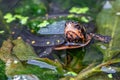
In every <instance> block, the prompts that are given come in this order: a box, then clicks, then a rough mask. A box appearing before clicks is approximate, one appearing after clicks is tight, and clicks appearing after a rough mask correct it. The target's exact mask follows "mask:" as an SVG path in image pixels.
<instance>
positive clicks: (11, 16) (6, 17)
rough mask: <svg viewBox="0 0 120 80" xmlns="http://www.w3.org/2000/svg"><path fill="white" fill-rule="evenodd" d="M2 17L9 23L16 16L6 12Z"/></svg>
mask: <svg viewBox="0 0 120 80" xmlns="http://www.w3.org/2000/svg"><path fill="white" fill-rule="evenodd" d="M4 19H6V22H7V23H11V22H12V21H14V20H15V19H16V18H15V17H13V15H12V14H11V13H7V14H6V15H5V16H4Z"/></svg>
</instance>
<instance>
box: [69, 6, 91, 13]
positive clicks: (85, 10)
mask: <svg viewBox="0 0 120 80" xmlns="http://www.w3.org/2000/svg"><path fill="white" fill-rule="evenodd" d="M88 10H89V8H88V7H83V8H78V7H72V8H71V9H70V11H69V12H70V13H76V14H84V13H86V12H87V11H88Z"/></svg>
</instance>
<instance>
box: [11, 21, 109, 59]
mask: <svg viewBox="0 0 120 80" xmlns="http://www.w3.org/2000/svg"><path fill="white" fill-rule="evenodd" d="M12 35H13V38H18V39H20V38H22V39H23V40H24V41H25V42H27V43H29V44H31V45H32V46H33V47H35V48H40V49H41V51H40V54H39V56H40V57H43V56H46V55H47V54H49V53H50V52H51V51H52V50H63V49H73V48H80V47H84V46H86V45H88V44H89V43H90V41H91V40H92V39H95V40H98V41H101V42H105V43H108V42H109V41H110V40H111V37H110V36H103V35H100V34H95V33H91V32H89V33H88V32H87V31H86V28H85V26H83V25H82V24H80V23H78V22H74V21H67V22H66V23H65V28H64V34H63V35H61V34H53V35H34V34H32V33H31V32H30V31H29V30H27V29H26V28H23V29H22V30H18V29H17V28H14V31H13V32H12Z"/></svg>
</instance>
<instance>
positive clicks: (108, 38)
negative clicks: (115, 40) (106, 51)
mask: <svg viewBox="0 0 120 80" xmlns="http://www.w3.org/2000/svg"><path fill="white" fill-rule="evenodd" d="M110 41H111V37H110V36H104V41H103V42H104V43H109V42H110Z"/></svg>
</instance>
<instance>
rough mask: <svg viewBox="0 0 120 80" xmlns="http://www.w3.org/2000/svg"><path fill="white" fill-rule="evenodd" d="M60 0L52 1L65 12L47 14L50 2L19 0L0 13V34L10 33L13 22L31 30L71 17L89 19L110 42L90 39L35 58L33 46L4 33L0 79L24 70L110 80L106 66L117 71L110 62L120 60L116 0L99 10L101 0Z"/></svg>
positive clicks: (53, 77)
mask: <svg viewBox="0 0 120 80" xmlns="http://www.w3.org/2000/svg"><path fill="white" fill-rule="evenodd" d="M52 1H54V2H56V1H57V0H52ZM52 1H51V2H52ZM62 1H63V0H59V1H57V2H56V3H57V4H58V3H60V5H61V6H62V7H60V6H59V5H58V6H57V7H60V9H63V10H68V12H69V13H68V14H65V15H58V16H56V15H55V16H54V15H53V17H51V15H48V14H47V13H48V12H49V8H48V6H49V5H50V7H51V5H52V4H47V5H46V3H45V2H42V1H41V0H25V1H24V0H21V1H20V2H19V4H18V5H17V6H16V7H15V8H13V10H12V11H13V12H6V13H5V14H4V16H2V12H1V13H0V22H1V24H0V36H2V38H4V37H5V35H4V34H10V33H11V31H10V28H12V27H14V26H15V25H16V24H17V25H19V26H20V27H22V26H27V27H28V28H29V29H30V30H31V32H33V33H37V31H38V30H39V29H41V28H44V27H46V26H47V25H50V24H51V23H53V22H56V21H60V20H73V21H78V22H80V23H81V24H82V23H89V22H90V21H93V22H94V24H96V26H97V31H96V33H99V34H102V35H109V36H111V38H112V40H111V42H110V43H109V44H105V43H100V42H94V44H92V42H91V43H90V45H88V46H87V47H83V48H78V49H71V50H67V51H65V52H63V53H61V54H59V53H60V51H58V52H56V53H57V54H54V53H53V54H51V55H52V56H53V57H54V58H55V60H51V59H49V58H39V57H38V56H37V54H36V53H35V51H34V49H33V47H32V46H31V45H29V44H27V43H25V42H24V41H23V40H22V39H20V38H18V39H16V40H13V39H11V36H7V38H8V40H4V41H3V40H2V39H1V40H2V41H3V42H2V46H1V47H0V69H1V70H0V79H1V80H6V79H7V77H13V76H14V75H24V74H34V75H36V76H37V77H38V78H39V79H41V80H98V79H99V80H112V79H114V76H113V75H112V71H110V70H113V73H116V72H120V67H119V66H118V65H114V64H118V63H120V57H119V55H120V46H119V44H120V27H119V26H120V23H119V22H120V12H119V11H120V8H119V7H120V0H115V1H110V3H111V6H112V7H111V8H105V9H102V10H101V11H99V10H100V9H101V5H102V4H103V3H104V1H103V2H102V0H90V1H88V0H66V1H65V0H64V2H62ZM71 2H72V3H73V4H70V3H71ZM28 3H29V4H28ZM62 3H63V4H62ZM93 3H96V4H93ZM61 11H62V10H61ZM4 20H5V21H4ZM95 21H96V22H95ZM18 23H19V24H18ZM8 32H9V33H8ZM43 41H44V40H43ZM53 47H54V46H53ZM51 55H50V57H51ZM93 57H94V59H93ZM31 59H32V60H33V59H34V60H36V61H38V62H40V63H39V65H32V64H28V62H27V61H28V60H31ZM103 67H105V68H104V69H105V70H103V69H102V68H103ZM109 69H110V70H109ZM106 70H107V71H106ZM106 73H109V74H106Z"/></svg>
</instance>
